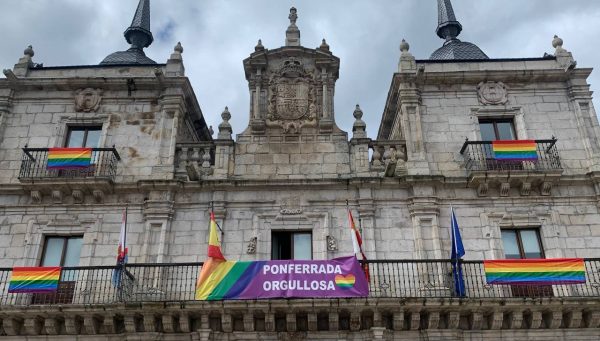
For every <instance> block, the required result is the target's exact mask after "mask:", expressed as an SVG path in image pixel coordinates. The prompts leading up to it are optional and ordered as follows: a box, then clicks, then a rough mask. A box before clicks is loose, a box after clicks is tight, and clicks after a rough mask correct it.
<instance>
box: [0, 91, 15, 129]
mask: <svg viewBox="0 0 600 341" xmlns="http://www.w3.org/2000/svg"><path fill="white" fill-rule="evenodd" d="M12 96H13V90H11V89H0V141H2V137H3V136H4V122H5V121H6V115H8V112H9V109H10V107H11V106H12Z"/></svg>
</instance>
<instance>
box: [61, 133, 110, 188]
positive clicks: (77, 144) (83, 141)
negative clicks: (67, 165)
mask: <svg viewBox="0 0 600 341" xmlns="http://www.w3.org/2000/svg"><path fill="white" fill-rule="evenodd" d="M101 134H102V127H101V126H70V127H69V131H68V133H67V139H66V141H65V147H66V148H99V147H100V135H101ZM99 156H100V155H99V152H97V151H95V152H92V160H91V162H90V167H88V168H86V169H75V170H67V171H65V170H61V171H60V173H59V176H76V177H88V176H90V177H93V176H94V175H96V171H98V168H99V167H100V165H99Z"/></svg>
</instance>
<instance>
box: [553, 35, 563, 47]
mask: <svg viewBox="0 0 600 341" xmlns="http://www.w3.org/2000/svg"><path fill="white" fill-rule="evenodd" d="M562 46H563V40H562V38H560V37H559V36H557V35H556V34H555V35H554V39H552V47H554V48H555V49H557V50H559V49H560V50H564V49H563V47H562Z"/></svg>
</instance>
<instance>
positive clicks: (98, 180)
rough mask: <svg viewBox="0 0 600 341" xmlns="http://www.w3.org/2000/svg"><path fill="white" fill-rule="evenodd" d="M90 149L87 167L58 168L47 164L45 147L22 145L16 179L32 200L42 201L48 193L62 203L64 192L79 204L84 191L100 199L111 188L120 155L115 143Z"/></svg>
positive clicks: (56, 201) (55, 200)
mask: <svg viewBox="0 0 600 341" xmlns="http://www.w3.org/2000/svg"><path fill="white" fill-rule="evenodd" d="M91 149H92V160H91V162H90V166H89V167H86V168H80V169H65V170H57V169H49V168H48V167H47V163H48V148H23V158H22V161H21V168H20V170H19V181H20V182H21V183H22V184H23V186H24V188H25V189H26V190H28V191H29V192H30V195H31V199H32V202H34V203H41V202H42V198H43V197H44V196H48V195H49V196H51V198H52V202H54V203H62V202H63V197H64V196H65V195H71V196H72V197H73V202H74V203H80V202H83V199H84V196H85V195H86V194H87V193H89V194H92V195H93V196H94V198H95V199H96V201H97V202H102V201H103V198H104V195H105V193H107V192H110V191H112V187H113V182H114V179H115V176H116V174H117V164H118V162H119V161H120V160H121V157H120V155H119V153H118V152H117V150H116V148H115V147H114V146H113V147H112V148H91Z"/></svg>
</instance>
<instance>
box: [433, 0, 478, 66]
mask: <svg viewBox="0 0 600 341" xmlns="http://www.w3.org/2000/svg"><path fill="white" fill-rule="evenodd" d="M461 31H462V25H461V24H460V22H458V20H456V16H455V15H454V9H453V8H452V2H451V1H450V0H438V26H437V28H436V30H435V32H436V33H437V35H438V37H440V38H442V39H444V40H445V42H444V45H443V46H442V47H440V48H439V49H437V50H435V51H434V52H433V53H432V54H431V56H430V57H429V59H433V60H452V59H489V57H488V56H487V55H486V54H485V53H483V51H481V49H480V48H479V47H477V45H475V44H472V43H469V42H466V41H460V40H459V39H458V38H457V37H458V35H459V34H460V32H461Z"/></svg>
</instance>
